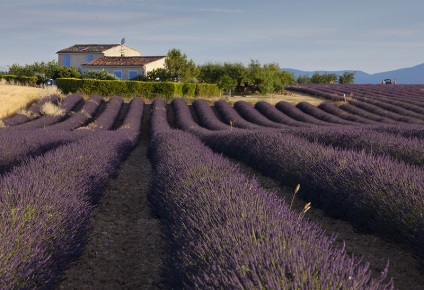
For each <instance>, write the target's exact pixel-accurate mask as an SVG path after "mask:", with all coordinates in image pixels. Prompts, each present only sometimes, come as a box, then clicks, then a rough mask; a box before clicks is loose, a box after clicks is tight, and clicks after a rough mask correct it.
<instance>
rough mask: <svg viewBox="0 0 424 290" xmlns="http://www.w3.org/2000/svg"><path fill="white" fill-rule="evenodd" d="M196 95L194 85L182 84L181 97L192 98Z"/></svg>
mask: <svg viewBox="0 0 424 290" xmlns="http://www.w3.org/2000/svg"><path fill="white" fill-rule="evenodd" d="M195 93H196V84H182V95H183V96H187V97H194V95H195Z"/></svg>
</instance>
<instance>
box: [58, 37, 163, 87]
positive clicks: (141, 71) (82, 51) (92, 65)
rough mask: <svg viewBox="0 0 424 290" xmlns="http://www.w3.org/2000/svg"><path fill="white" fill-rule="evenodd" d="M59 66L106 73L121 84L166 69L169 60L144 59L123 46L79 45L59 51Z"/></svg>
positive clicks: (157, 58)
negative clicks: (138, 76)
mask: <svg viewBox="0 0 424 290" xmlns="http://www.w3.org/2000/svg"><path fill="white" fill-rule="evenodd" d="M57 54H58V65H59V66H66V67H75V68H76V69H78V70H79V71H80V72H81V73H82V74H84V73H85V72H87V71H91V70H94V71H102V70H104V71H106V72H109V73H111V74H114V75H115V76H116V77H118V78H119V79H122V80H128V79H132V78H134V77H136V76H137V75H144V76H146V75H147V73H148V72H149V71H152V70H153V69H157V68H164V66H165V59H166V56H142V55H141V52H139V51H138V50H135V49H133V48H130V47H128V46H126V45H122V44H76V45H73V46H71V47H68V48H65V49H62V50H59V51H58V52H57Z"/></svg>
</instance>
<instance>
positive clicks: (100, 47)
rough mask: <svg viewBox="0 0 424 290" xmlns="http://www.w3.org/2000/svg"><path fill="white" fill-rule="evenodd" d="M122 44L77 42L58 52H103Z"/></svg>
mask: <svg viewBox="0 0 424 290" xmlns="http://www.w3.org/2000/svg"><path fill="white" fill-rule="evenodd" d="M115 46H120V44H75V45H73V46H71V47H68V48H65V49H62V50H59V51H58V52H57V53H78V52H83V53H84V52H92V53H94V52H98V53H99V52H103V51H105V50H108V49H110V48H112V47H115Z"/></svg>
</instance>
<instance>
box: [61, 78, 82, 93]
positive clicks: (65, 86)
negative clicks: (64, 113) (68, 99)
mask: <svg viewBox="0 0 424 290" xmlns="http://www.w3.org/2000/svg"><path fill="white" fill-rule="evenodd" d="M82 83H83V80H81V79H75V78H58V79H56V85H57V87H58V88H59V89H60V90H61V91H62V92H63V93H64V94H69V93H76V92H77V91H78V90H79V89H80V88H81V86H82Z"/></svg>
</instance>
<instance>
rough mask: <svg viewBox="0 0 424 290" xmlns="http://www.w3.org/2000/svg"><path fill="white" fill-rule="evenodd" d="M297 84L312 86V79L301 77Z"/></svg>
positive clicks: (305, 76)
mask: <svg viewBox="0 0 424 290" xmlns="http://www.w3.org/2000/svg"><path fill="white" fill-rule="evenodd" d="M297 83H298V84H310V83H311V78H310V77H309V76H308V75H299V76H298V77H297Z"/></svg>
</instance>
